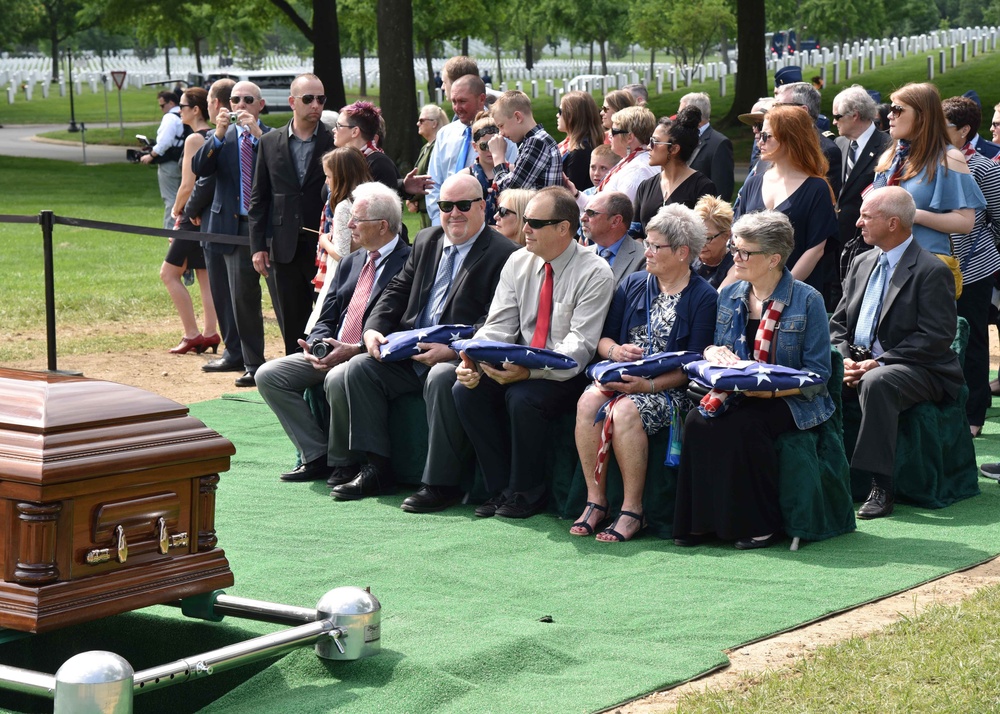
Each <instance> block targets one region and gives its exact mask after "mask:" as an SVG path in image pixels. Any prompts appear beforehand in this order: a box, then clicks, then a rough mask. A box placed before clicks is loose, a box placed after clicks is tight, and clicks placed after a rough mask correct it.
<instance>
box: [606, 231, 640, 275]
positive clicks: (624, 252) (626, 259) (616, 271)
mask: <svg viewBox="0 0 1000 714" xmlns="http://www.w3.org/2000/svg"><path fill="white" fill-rule="evenodd" d="M636 250H638V247H637V246H636V244H635V240H634V239H633V238H629V237H627V236H626V238H625V240H624V241H623V242H622V245H621V248H619V249H618V254H617V255H616V256H615V262H614V264H613V265H612V266H611V272H612V274H613V275H614V277H615V285H618V283H620V282H621V279H622V278H623V277H624V276H625V271H626V270H628V266H629V265H631V264H632V256H633V255H635V252H636Z"/></svg>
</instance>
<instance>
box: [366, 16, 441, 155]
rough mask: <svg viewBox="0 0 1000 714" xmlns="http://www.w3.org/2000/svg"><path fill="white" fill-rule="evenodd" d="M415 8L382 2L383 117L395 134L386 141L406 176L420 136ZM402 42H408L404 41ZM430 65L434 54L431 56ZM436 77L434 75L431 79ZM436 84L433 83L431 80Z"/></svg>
mask: <svg viewBox="0 0 1000 714" xmlns="http://www.w3.org/2000/svg"><path fill="white" fill-rule="evenodd" d="M411 37H413V4H412V3H411V2H410V0H378V66H379V71H380V73H381V75H382V86H381V87H380V92H379V94H380V96H381V102H380V103H381V106H382V116H384V117H385V123H386V126H388V127H391V129H392V130H391V131H390V132H389V134H388V136H386V138H385V146H384V147H383V149H384V150H385V153H386V154H388V155H389V157H390V158H391V159H393V160H394V161H395V162H396V164H397V165H398V166H399V169H400V171H401V172H402V173H404V174H405V173H406V172H407V171H409V170H410V169H411V168H412V167H413V160H414V159H415V158H416V154H417V146H418V143H419V137H418V135H417V127H416V119H417V96H416V92H415V91H414V87H415V86H416V81H417V80H416V77H415V76H414V73H413V42H412V41H410V39H409V38H411ZM401 38H407V39H406V41H405V42H404V41H401ZM427 62H428V63H430V53H429V52H428V54H427ZM430 76H431V77H433V76H434V75H433V73H431V75H430ZM431 84H433V80H431Z"/></svg>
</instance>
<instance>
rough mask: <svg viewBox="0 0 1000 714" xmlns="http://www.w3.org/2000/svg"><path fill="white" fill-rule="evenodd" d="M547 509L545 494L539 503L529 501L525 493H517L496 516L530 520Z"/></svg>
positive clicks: (499, 509) (501, 507)
mask: <svg viewBox="0 0 1000 714" xmlns="http://www.w3.org/2000/svg"><path fill="white" fill-rule="evenodd" d="M543 508H545V494H544V493H543V494H542V496H541V497H540V498H539V499H538V500H537V501H529V500H528V499H527V497H526V496H525V495H524V494H523V493H515V494H514V495H513V496H511V497H510V498H508V499H507V502H506V503H504V504H503V505H502V506H500V507H499V508H498V509H497V511H496V515H498V516H502V517H503V518H528V517H530V516H533V515H535V514H536V513H538V512H539V511H541V510H542V509H543Z"/></svg>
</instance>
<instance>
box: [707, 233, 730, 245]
mask: <svg viewBox="0 0 1000 714" xmlns="http://www.w3.org/2000/svg"><path fill="white" fill-rule="evenodd" d="M723 233H725V231H719V232H718V233H716V234H715V235H714V236H709V237H708V238H706V239H705V242H706V243H711V242H712V241H713V240H715V239H716V238H718V237H719V236H721V235H722V234H723Z"/></svg>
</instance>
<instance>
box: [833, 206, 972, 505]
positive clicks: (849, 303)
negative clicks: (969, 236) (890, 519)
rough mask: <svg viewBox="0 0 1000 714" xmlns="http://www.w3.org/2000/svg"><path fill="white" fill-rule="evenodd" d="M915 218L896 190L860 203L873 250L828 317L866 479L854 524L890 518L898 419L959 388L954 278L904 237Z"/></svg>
mask: <svg viewBox="0 0 1000 714" xmlns="http://www.w3.org/2000/svg"><path fill="white" fill-rule="evenodd" d="M915 214H916V207H915V205H914V203H913V198H912V197H911V196H910V194H909V193H907V192H906V190H905V189H903V188H900V187H899V186H887V187H885V188H881V189H878V190H875V191H871V192H869V193H868V194H867V195H866V196H865V198H864V201H863V203H862V204H861V217H860V218H859V219H858V227H859V228H860V229H861V235H862V236H863V238H864V241H865V242H866V243H868V244H869V245H871V246H872V247H873V248H874V249H873V250H870V251H867V252H865V253H862V254H861V255H859V256H858V257H857V258H856V259H855V260H854V262H853V263H851V269H850V272H849V273H848V275H847V280H846V281H845V282H844V296H843V297H842V298H841V300H840V304H839V305H838V306H837V310H836V312H834V314H833V317H832V318H831V320H830V338H831V341H832V343H833V347H834V349H836V350H838V351H839V352H840V354H841V355H842V356H843V357H844V401H845V402H847V401H851V400H856V401H857V402H858V403H859V405H860V406H861V425H860V429H859V431H858V438H857V442H856V443H855V445H854V452H853V455H852V457H851V468H854V469H859V470H863V471H868V472H870V473H871V475H872V490H871V493H870V495H869V496H868V500H867V501H865V503H864V504H863V505H862V506H861V508H860V509H859V510H858V518H865V519H869V518H882V517H884V516H888V515H890V514H891V513H892V510H893V503H894V494H893V473H894V471H895V463H896V433H897V427H898V424H899V415H900V414H901V413H902V412H903V411H904V410H906V409H908V408H910V407H912V406H913V405H915V404H917V403H919V402H925V401H934V402H939V401H941V400H943V399H944V398H945V397H948V398H950V399H955V398H957V397H958V393H959V390H960V389H961V388H962V385H963V384H964V383H965V378H964V376H963V375H962V367H961V365H959V363H958V357H957V356H956V354H955V352H954V351H953V350H952V349H951V343H952V340H953V339H954V337H955V324H956V321H957V320H958V313H957V312H956V307H955V279H954V277H953V276H952V273H951V270H950V269H949V268H948V267H947V266H946V265H945V264H944V263H942V262H941V261H940V260H938V258H937V257H935V256H934V255H932V254H931V253H928V252H927V251H925V250H924V249H923V248H921V247H920V245H919V244H918V243H917V242H916V241H915V240H913V233H912V228H913V218H914V215H915ZM965 433H966V436H967V438H969V439H971V438H972V435H971V434H969V433H968V431H966V432H965Z"/></svg>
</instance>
